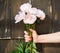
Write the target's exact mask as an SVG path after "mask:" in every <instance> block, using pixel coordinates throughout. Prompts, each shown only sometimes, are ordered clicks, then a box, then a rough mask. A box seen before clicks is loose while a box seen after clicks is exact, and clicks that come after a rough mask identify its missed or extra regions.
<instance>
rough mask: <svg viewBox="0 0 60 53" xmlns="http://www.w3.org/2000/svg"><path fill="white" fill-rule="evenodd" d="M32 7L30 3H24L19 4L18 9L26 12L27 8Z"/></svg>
mask: <svg viewBox="0 0 60 53" xmlns="http://www.w3.org/2000/svg"><path fill="white" fill-rule="evenodd" d="M31 7H32V5H31V4H30V3H24V4H23V5H21V7H20V10H21V11H23V12H28V10H29V9H30V8H31Z"/></svg>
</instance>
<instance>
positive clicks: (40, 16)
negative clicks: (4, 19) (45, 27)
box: [37, 9, 45, 20]
mask: <svg viewBox="0 0 60 53" xmlns="http://www.w3.org/2000/svg"><path fill="white" fill-rule="evenodd" d="M37 17H38V18H40V19H41V20H44V18H45V13H44V12H43V11H42V10H40V9H38V11H37Z"/></svg>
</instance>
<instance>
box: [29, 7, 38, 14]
mask: <svg viewBox="0 0 60 53" xmlns="http://www.w3.org/2000/svg"><path fill="white" fill-rule="evenodd" d="M29 13H30V14H33V15H36V14H37V8H30V9H29Z"/></svg>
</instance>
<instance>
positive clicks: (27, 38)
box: [24, 35, 32, 42]
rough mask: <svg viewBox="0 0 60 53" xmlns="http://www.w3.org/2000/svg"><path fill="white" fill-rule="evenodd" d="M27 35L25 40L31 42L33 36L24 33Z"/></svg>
mask: <svg viewBox="0 0 60 53" xmlns="http://www.w3.org/2000/svg"><path fill="white" fill-rule="evenodd" d="M24 36H25V42H29V41H31V40H32V37H31V36H29V35H24Z"/></svg>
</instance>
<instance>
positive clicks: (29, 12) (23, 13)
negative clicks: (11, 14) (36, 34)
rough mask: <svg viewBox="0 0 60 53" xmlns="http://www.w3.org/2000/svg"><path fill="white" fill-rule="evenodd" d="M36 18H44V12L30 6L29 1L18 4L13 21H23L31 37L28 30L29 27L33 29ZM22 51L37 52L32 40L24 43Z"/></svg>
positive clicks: (25, 52)
mask: <svg viewBox="0 0 60 53" xmlns="http://www.w3.org/2000/svg"><path fill="white" fill-rule="evenodd" d="M38 18H39V19H40V20H44V18H45V13H44V12H43V11H42V10H40V9H37V8H35V7H32V5H31V4H30V3H24V4H22V5H21V6H20V11H19V13H18V14H17V15H16V16H15V23H18V22H20V21H23V22H24V24H25V26H26V31H27V32H28V33H29V35H30V36H31V37H32V33H31V32H30V31H29V28H32V29H35V22H36V20H37V19H38ZM20 53H21V52H20ZM22 53H38V52H37V50H36V45H35V43H34V42H33V40H32V41H30V42H28V43H26V48H25V51H24V52H22Z"/></svg>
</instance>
